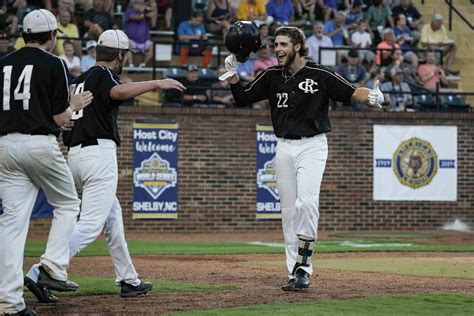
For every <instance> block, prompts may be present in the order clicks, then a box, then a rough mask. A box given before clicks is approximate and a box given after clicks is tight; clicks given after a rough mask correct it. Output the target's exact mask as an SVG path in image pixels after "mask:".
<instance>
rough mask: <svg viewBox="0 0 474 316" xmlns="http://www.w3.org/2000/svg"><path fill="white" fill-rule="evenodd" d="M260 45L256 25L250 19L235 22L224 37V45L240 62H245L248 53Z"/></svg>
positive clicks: (260, 41)
mask: <svg viewBox="0 0 474 316" xmlns="http://www.w3.org/2000/svg"><path fill="white" fill-rule="evenodd" d="M260 46H262V40H261V39H260V32H259V31H258V27H257V25H256V24H255V23H253V22H250V21H239V22H235V23H234V24H233V25H232V26H231V27H230V29H229V32H228V33H227V37H226V39H225V47H227V50H228V51H229V52H231V53H232V54H234V55H235V56H236V57H237V60H238V61H239V62H241V63H243V62H245V61H246V60H247V58H249V55H250V53H251V52H254V53H255V52H256V51H257V50H258V49H259V48H260Z"/></svg>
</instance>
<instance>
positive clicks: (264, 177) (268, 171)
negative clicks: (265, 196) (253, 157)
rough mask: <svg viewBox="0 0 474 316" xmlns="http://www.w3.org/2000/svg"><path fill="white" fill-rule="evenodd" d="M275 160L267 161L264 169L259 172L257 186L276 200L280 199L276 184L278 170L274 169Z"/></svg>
mask: <svg viewBox="0 0 474 316" xmlns="http://www.w3.org/2000/svg"><path fill="white" fill-rule="evenodd" d="M274 162H275V158H273V159H272V160H270V161H267V162H266V163H265V164H264V166H263V168H262V169H259V170H258V172H257V185H258V187H259V188H263V189H265V190H267V191H268V192H269V193H270V194H271V195H272V196H273V197H274V198H275V199H277V200H278V199H279V198H280V196H279V194H278V187H277V182H276V170H275V167H274V165H273V164H274Z"/></svg>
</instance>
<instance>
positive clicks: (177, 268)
mask: <svg viewBox="0 0 474 316" xmlns="http://www.w3.org/2000/svg"><path fill="white" fill-rule="evenodd" d="M140 237H142V238H138V237H136V236H134V237H133V239H145V238H143V236H140ZM197 237H199V238H197ZM204 237H205V236H204V235H200V236H188V237H187V238H184V237H183V236H182V235H180V236H171V235H169V236H167V237H166V238H170V239H168V240H193V239H194V238H196V240H216V238H217V237H216V234H212V235H209V236H208V238H207V239H206V238H204ZM220 237H221V238H222V235H221V236H220ZM234 237H239V238H236V239H235V240H239V241H242V240H249V241H250V240H252V241H255V240H259V241H270V240H271V241H276V240H279V238H280V236H279V235H278V234H273V235H272V234H267V235H263V236H262V234H258V235H257V234H256V235H254V236H252V235H248V234H246V235H245V236H242V235H240V236H239V235H238V234H236V236H233V235H226V236H225V240H226V241H231V240H234ZM257 237H258V238H257ZM166 238H165V239H163V236H161V238H151V239H153V240H156V239H160V240H166ZM442 238H446V240H449V241H450V242H453V243H454V242H473V241H474V236H472V235H471V234H469V235H459V236H458V237H457V236H456V235H449V236H444V237H442ZM466 238H467V240H466ZM129 239H132V238H130V237H129ZM148 239H150V238H148ZM437 241H438V242H440V241H439V240H437ZM444 242H445V240H444V241H443V243H444ZM451 255H453V254H451V253H352V254H348V253H344V254H318V255H317V258H348V259H351V258H368V257H370V258H372V257H374V258H375V257H384V258H387V257H404V256H406V257H408V256H409V257H416V256H419V257H433V258H434V257H449V256H451ZM455 255H456V257H472V253H456V254H455ZM283 257H284V256H283V255H222V256H215V255H213V256H210V255H188V256H177V255H159V256H157V255H149V256H134V258H133V260H134V263H135V266H136V268H137V271H138V272H139V273H140V275H141V276H142V277H143V278H144V279H160V280H170V281H180V282H186V283H198V284H214V285H233V286H236V287H237V288H238V290H226V291H206V292H175V293H160V292H156V291H155V292H151V293H149V294H148V295H146V296H141V297H137V298H132V299H122V298H120V297H119V296H118V295H100V296H83V297H67V298H61V302H59V303H56V304H40V303H37V302H36V301H35V300H28V301H27V304H28V305H29V306H31V307H33V308H34V309H35V310H36V311H37V312H38V313H39V314H40V315H58V314H60V315H83V314H97V315H110V314H117V315H121V314H128V313H132V314H143V315H150V314H155V315H156V314H161V313H164V312H169V311H183V310H199V309H209V308H218V307H231V306H247V305H254V304H264V303H274V302H296V301H309V300H311V301H313V300H318V299H340V298H360V297H369V296H374V295H382V294H412V293H458V294H469V295H474V280H472V279H454V278H437V277H414V276H408V275H397V274H386V273H373V272H371V273H363V272H348V271H337V270H317V271H316V272H315V275H313V277H312V287H311V288H310V289H309V290H308V291H307V292H305V293H288V292H282V291H281V290H280V286H281V285H282V284H283V283H284V282H285V281H286V279H285V278H286V271H285V270H286V269H285V266H284V265H283V264H282V265H257V264H255V261H268V260H279V261H281V262H283V260H284V258H283ZM317 258H316V260H317ZM34 261H35V259H34V258H27V259H26V260H25V266H26V267H27V266H29V265H30V264H31V263H32V262H34ZM70 273H71V274H72V275H87V276H97V277H110V279H111V281H112V280H113V277H114V273H113V268H112V263H111V260H110V258H109V257H78V258H75V259H74V260H73V262H72V265H71V268H70ZM118 293H119V289H118V288H117V294H118Z"/></svg>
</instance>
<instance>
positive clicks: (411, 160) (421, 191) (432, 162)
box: [373, 125, 458, 201]
mask: <svg viewBox="0 0 474 316" xmlns="http://www.w3.org/2000/svg"><path fill="white" fill-rule="evenodd" d="M457 144H458V130H457V127H456V126H408V125H403V126H402V125H374V162H373V163H374V182H373V197H374V200H398V201H456V198H457V168H458V166H457V163H458V161H457V155H458V147H457Z"/></svg>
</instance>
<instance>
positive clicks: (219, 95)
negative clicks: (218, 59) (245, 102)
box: [211, 65, 235, 108]
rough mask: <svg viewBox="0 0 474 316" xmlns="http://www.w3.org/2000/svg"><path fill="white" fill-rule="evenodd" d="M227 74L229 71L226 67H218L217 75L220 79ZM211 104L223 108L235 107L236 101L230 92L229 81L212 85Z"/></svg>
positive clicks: (220, 81) (219, 81)
mask: <svg viewBox="0 0 474 316" xmlns="http://www.w3.org/2000/svg"><path fill="white" fill-rule="evenodd" d="M226 72H227V70H226V69H225V67H224V66H222V65H220V66H219V67H217V70H216V75H217V77H220V76H222V75H223V74H225V73H226ZM211 102H212V103H214V104H217V105H218V107H222V108H226V107H227V108H233V107H235V100H234V97H233V95H232V92H231V91H230V83H229V80H218V81H217V82H214V83H213V84H212V85H211Z"/></svg>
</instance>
